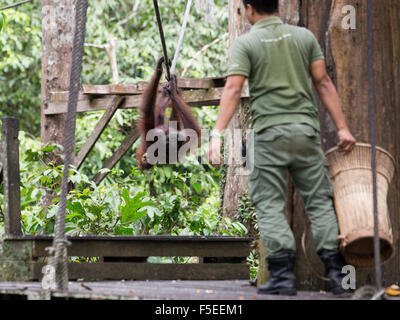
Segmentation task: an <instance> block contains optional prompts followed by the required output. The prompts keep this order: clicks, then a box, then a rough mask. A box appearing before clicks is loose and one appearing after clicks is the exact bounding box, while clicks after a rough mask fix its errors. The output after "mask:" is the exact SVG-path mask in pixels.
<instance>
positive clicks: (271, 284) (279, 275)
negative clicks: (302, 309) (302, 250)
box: [258, 253, 297, 296]
mask: <svg viewBox="0 0 400 320" xmlns="http://www.w3.org/2000/svg"><path fill="white" fill-rule="evenodd" d="M294 259H295V254H292V253H286V254H282V255H278V256H271V257H268V258H267V259H266V260H267V262H268V270H269V271H270V276H269V279H268V281H267V283H266V284H265V285H262V286H260V287H259V288H258V293H260V294H281V295H287V296H295V295H296V294H297V289H296V277H295V275H294V273H293V269H294Z"/></svg>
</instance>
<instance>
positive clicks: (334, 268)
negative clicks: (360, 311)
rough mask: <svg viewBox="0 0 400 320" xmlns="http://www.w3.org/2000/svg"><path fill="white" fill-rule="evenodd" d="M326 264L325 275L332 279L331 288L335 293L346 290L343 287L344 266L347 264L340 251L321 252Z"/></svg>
mask: <svg viewBox="0 0 400 320" xmlns="http://www.w3.org/2000/svg"><path fill="white" fill-rule="evenodd" d="M319 256H320V258H321V260H322V262H323V263H324V265H325V276H326V277H327V278H329V279H330V282H329V284H330V290H331V292H332V293H333V294H342V293H345V292H346V290H345V289H343V285H342V281H343V278H344V276H345V274H343V273H342V269H343V267H344V266H345V265H346V262H345V261H344V259H343V257H342V255H341V254H340V252H339V251H324V252H322V253H320V254H319Z"/></svg>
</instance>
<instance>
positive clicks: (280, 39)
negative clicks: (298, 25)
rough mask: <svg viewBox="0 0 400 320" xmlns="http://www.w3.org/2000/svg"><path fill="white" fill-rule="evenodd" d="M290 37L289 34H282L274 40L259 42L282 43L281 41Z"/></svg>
mask: <svg viewBox="0 0 400 320" xmlns="http://www.w3.org/2000/svg"><path fill="white" fill-rule="evenodd" d="M291 36H292V34H291V33H287V34H284V35H283V36H282V37H279V38H275V39H261V40H260V41H261V42H279V41H282V40H283V39H285V38H289V37H291Z"/></svg>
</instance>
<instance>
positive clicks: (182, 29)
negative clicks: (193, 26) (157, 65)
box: [171, 0, 192, 74]
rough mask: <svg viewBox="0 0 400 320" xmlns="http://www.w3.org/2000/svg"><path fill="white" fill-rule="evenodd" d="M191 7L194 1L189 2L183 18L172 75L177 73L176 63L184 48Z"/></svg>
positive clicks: (189, 0)
mask: <svg viewBox="0 0 400 320" xmlns="http://www.w3.org/2000/svg"><path fill="white" fill-rule="evenodd" d="M191 7H192V0H187V3H186V8H185V15H184V17H183V22H182V28H181V33H180V35H179V40H178V45H177V46H176V50H175V56H174V60H173V61H172V66H171V73H172V74H174V73H175V68H176V63H177V62H178V57H179V53H180V51H181V48H182V43H183V38H184V36H185V31H186V26H187V22H188V20H189V13H190V8H191Z"/></svg>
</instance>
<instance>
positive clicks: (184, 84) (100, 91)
mask: <svg viewBox="0 0 400 320" xmlns="http://www.w3.org/2000/svg"><path fill="white" fill-rule="evenodd" d="M225 81H226V77H216V78H205V79H190V78H187V79H178V87H179V88H180V89H186V90H187V89H211V88H218V87H223V86H224V85H225ZM147 84H148V82H145V81H141V82H137V83H135V84H107V85H91V84H84V85H82V92H83V94H92V95H115V94H116V95H138V94H142V93H143V91H144V89H145V88H146V86H147ZM166 84H167V83H166V82H161V86H165V85H166Z"/></svg>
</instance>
